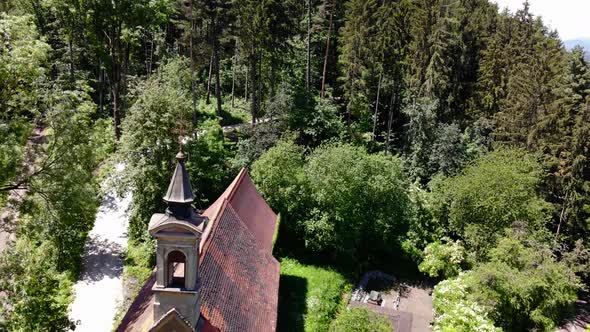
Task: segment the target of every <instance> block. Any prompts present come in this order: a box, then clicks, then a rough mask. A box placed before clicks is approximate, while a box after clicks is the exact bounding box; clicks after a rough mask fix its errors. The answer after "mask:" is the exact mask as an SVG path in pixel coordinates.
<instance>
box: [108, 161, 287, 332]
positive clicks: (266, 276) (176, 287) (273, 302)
mask: <svg viewBox="0 0 590 332" xmlns="http://www.w3.org/2000/svg"><path fill="white" fill-rule="evenodd" d="M176 159H177V163H176V169H175V170H174V174H173V176H172V179H171V181H170V185H169V187H168V191H167V193H166V196H165V197H164V201H165V202H166V203H167V205H168V207H167V209H166V211H165V212H164V213H156V214H154V215H153V216H152V217H151V220H150V223H149V228H148V230H149V233H150V235H151V236H152V237H154V238H155V240H156V244H157V246H156V269H155V272H154V273H153V274H152V276H151V277H150V278H149V279H148V280H147V281H146V283H145V284H144V285H143V287H142V288H141V290H140V292H139V294H138V295H137V297H136V298H135V300H134V301H133V302H132V304H131V306H130V307H129V309H128V311H127V313H126V314H125V316H124V317H123V319H122V321H121V323H120V325H119V327H118V328H117V331H119V332H131V331H134V332H140V331H141V332H144V331H150V332H159V331H176V332H185V331H186V332H188V331H198V332H213V331H256V332H264V331H275V330H276V325H277V307H278V291H279V274H280V266H279V262H278V261H277V260H276V259H275V258H274V257H273V256H272V243H273V237H274V233H275V228H276V227H277V216H276V214H275V213H274V212H273V211H272V210H271V208H270V207H269V206H268V205H267V204H266V202H265V201H264V199H263V198H262V196H260V194H259V193H258V191H257V190H256V187H255V186H254V184H253V182H252V180H251V179H250V176H249V175H248V172H247V171H246V169H242V170H241V171H240V173H239V174H238V176H237V177H236V178H235V179H234V180H233V182H232V183H231V184H230V186H229V187H228V188H227V189H226V190H225V192H224V193H223V194H222V195H221V196H220V197H219V198H218V199H217V200H216V201H215V202H214V203H213V204H212V205H211V206H210V207H209V208H208V209H206V210H205V211H203V212H202V213H198V212H197V211H196V210H195V209H194V208H193V207H192V203H193V201H194V199H195V196H194V194H193V191H192V188H191V185H190V181H189V175H188V172H187V170H186V167H185V159H186V156H185V154H184V152H183V151H182V150H181V151H180V152H179V153H178V155H177V156H176Z"/></svg>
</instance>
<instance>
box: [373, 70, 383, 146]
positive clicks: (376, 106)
mask: <svg viewBox="0 0 590 332" xmlns="http://www.w3.org/2000/svg"><path fill="white" fill-rule="evenodd" d="M382 80H383V74H381V75H379V83H378V84H377V100H375V114H373V135H372V136H371V137H372V138H373V141H375V131H376V130H377V118H378V117H379V94H380V93H381V81H382Z"/></svg>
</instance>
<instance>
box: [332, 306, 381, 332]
mask: <svg viewBox="0 0 590 332" xmlns="http://www.w3.org/2000/svg"><path fill="white" fill-rule="evenodd" d="M330 331H332V332H393V326H392V325H391V322H390V321H389V318H387V317H385V316H380V315H378V314H375V313H372V312H370V311H369V310H367V309H364V308H350V309H347V310H345V311H344V312H342V313H340V314H339V315H338V317H336V319H335V320H334V321H333V322H332V324H331V325H330Z"/></svg>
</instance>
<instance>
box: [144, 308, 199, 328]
mask: <svg viewBox="0 0 590 332" xmlns="http://www.w3.org/2000/svg"><path fill="white" fill-rule="evenodd" d="M149 332H195V329H193V328H192V326H191V325H190V323H189V322H187V321H186V320H185V319H184V317H182V315H181V314H180V313H179V312H178V311H176V310H175V309H172V310H170V311H168V312H167V313H166V314H165V315H164V316H162V318H160V320H159V321H157V322H156V323H155V324H154V326H152V328H151V329H150V330H149Z"/></svg>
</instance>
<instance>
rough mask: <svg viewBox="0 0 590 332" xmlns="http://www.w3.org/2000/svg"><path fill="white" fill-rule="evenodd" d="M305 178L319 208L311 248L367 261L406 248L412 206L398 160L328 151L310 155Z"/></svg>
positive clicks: (314, 208)
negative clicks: (372, 254) (395, 247)
mask: <svg viewBox="0 0 590 332" xmlns="http://www.w3.org/2000/svg"><path fill="white" fill-rule="evenodd" d="M303 172H304V174H305V176H306V179H307V181H306V182H307V183H306V188H307V189H308V190H309V195H310V198H311V201H312V202H313V205H311V206H309V207H308V210H309V211H310V215H309V219H308V220H306V221H305V222H304V227H305V231H306V235H307V236H306V242H307V245H308V246H309V247H310V248H313V249H319V250H325V251H330V252H333V253H334V254H336V255H338V256H341V255H344V256H346V257H349V258H352V259H353V260H354V259H358V260H361V261H363V260H365V259H367V258H369V257H368V256H369V253H370V252H371V251H373V250H383V251H384V252H388V253H391V250H392V249H393V248H392V245H395V243H399V242H400V241H399V239H398V237H399V236H401V235H403V234H404V233H405V231H406V225H407V220H408V213H407V211H408V210H409V204H410V202H409V199H408V195H407V192H406V188H407V184H406V182H405V176H404V174H403V171H402V167H401V161H400V160H399V159H398V158H396V157H392V156H386V155H383V154H375V155H370V154H368V153H367V152H366V151H365V150H364V149H363V148H359V147H354V146H351V145H345V144H341V145H333V144H332V145H325V146H322V147H319V148H317V149H316V150H315V151H313V152H312V153H311V154H310V156H309V157H308V161H307V163H306V165H305V166H304V171H303Z"/></svg>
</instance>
